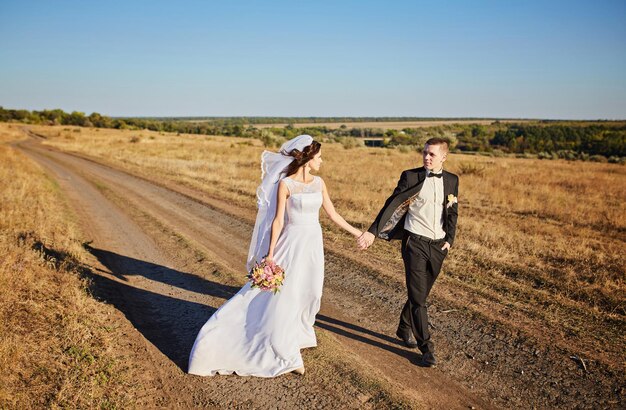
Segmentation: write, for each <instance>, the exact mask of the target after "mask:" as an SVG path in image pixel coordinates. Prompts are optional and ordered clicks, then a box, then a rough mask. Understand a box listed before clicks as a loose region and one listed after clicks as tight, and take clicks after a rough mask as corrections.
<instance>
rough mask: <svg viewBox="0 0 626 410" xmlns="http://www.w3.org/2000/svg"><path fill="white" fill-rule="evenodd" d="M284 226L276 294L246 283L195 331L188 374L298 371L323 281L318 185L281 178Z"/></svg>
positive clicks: (310, 343)
mask: <svg viewBox="0 0 626 410" xmlns="http://www.w3.org/2000/svg"><path fill="white" fill-rule="evenodd" d="M283 181H285V183H286V184H287V188H288V189H289V193H290V196H289V198H288V199H287V204H286V211H285V225H284V228H283V231H282V233H281V235H280V237H279V238H278V242H277V244H276V247H275V251H274V260H275V262H276V263H278V264H279V265H280V266H282V267H283V268H284V269H285V281H284V283H283V286H282V288H281V290H280V292H278V293H277V294H273V293H271V292H267V291H261V290H259V289H252V288H251V287H250V283H249V282H248V283H247V284H246V285H245V286H244V287H243V288H241V290H240V291H239V292H238V293H237V294H236V295H235V296H233V297H232V298H231V299H229V300H228V301H227V302H226V303H224V304H223V305H222V306H221V307H220V308H219V309H218V310H217V311H216V312H215V313H214V314H213V316H211V318H210V319H209V320H208V322H206V324H205V325H204V326H203V327H202V329H201V330H200V333H199V334H198V336H197V337H196V341H195V343H194V345H193V348H192V350H191V355H190V357H189V373H191V374H197V375H200V376H213V375H215V374H232V373H236V374H238V375H240V376H258V377H274V376H278V375H280V374H283V373H288V372H291V371H293V370H295V369H297V368H299V367H302V366H303V362H302V356H301V355H300V349H303V348H307V347H314V346H317V339H316V337H315V331H314V330H313V324H314V323H315V315H316V314H317V312H318V311H319V308H320V299H321V296H322V285H323V281H324V249H323V245H322V230H321V227H320V224H319V209H320V206H321V205H322V180H321V178H320V177H317V176H315V177H314V179H313V181H312V182H311V183H308V184H305V183H301V182H297V181H294V180H293V179H291V178H284V179H283Z"/></svg>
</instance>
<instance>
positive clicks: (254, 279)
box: [246, 258, 285, 294]
mask: <svg viewBox="0 0 626 410" xmlns="http://www.w3.org/2000/svg"><path fill="white" fill-rule="evenodd" d="M246 277H247V278H248V279H249V280H250V283H252V287H253V288H259V289H261V290H265V291H271V292H274V294H276V293H277V292H279V291H280V287H281V286H282V285H283V281H284V280H285V270H284V269H283V268H281V267H280V266H279V265H278V264H276V263H274V261H271V262H268V261H266V260H265V258H263V259H261V262H255V264H254V266H253V267H252V269H250V273H248V275H247V276H246Z"/></svg>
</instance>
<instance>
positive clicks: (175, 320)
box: [84, 246, 239, 371]
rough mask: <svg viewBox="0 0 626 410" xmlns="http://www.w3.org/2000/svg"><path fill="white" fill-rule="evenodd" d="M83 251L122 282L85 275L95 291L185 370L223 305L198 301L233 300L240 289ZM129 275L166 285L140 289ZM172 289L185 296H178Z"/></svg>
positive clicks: (112, 255) (95, 274)
mask: <svg viewBox="0 0 626 410" xmlns="http://www.w3.org/2000/svg"><path fill="white" fill-rule="evenodd" d="M85 247H86V249H87V250H89V251H90V252H91V253H92V254H93V255H94V256H96V258H98V260H99V261H100V262H101V263H102V264H103V265H104V266H105V267H106V268H107V269H109V270H110V271H111V273H113V275H114V276H115V277H116V278H117V279H119V280H115V279H114V278H111V277H110V276H109V277H107V276H105V275H103V274H100V273H98V272H95V271H93V270H88V271H87V272H85V273H84V275H85V276H86V277H87V278H88V279H89V282H90V284H89V289H90V291H91V293H92V294H93V295H94V296H95V297H96V298H98V299H100V300H103V301H105V302H106V303H109V304H111V305H113V306H114V307H115V308H116V309H118V310H119V311H121V312H122V313H123V314H124V315H125V316H126V318H127V319H128V320H129V321H130V322H131V323H132V325H133V326H134V327H135V328H136V329H137V330H138V331H139V332H140V333H141V334H142V335H143V336H144V337H145V338H146V339H147V340H149V341H150V342H151V343H152V344H153V345H154V346H155V347H156V348H157V349H159V350H160V351H161V352H162V353H163V354H164V355H165V356H167V357H168V358H169V359H170V360H172V362H174V363H175V364H176V365H177V366H179V367H180V368H181V369H182V370H183V371H187V361H188V358H189V352H190V351H191V347H192V345H193V342H194V340H195V338H196V335H197V334H198V332H199V331H200V328H201V327H202V326H203V325H204V323H205V322H206V321H207V320H208V319H209V317H211V315H212V314H213V313H214V312H215V311H216V310H217V308H218V307H219V305H220V304H221V303H212V304H205V303H198V302H197V300H199V299H201V298H202V297H201V296H200V297H198V295H208V296H212V297H216V298H220V299H229V298H230V297H232V296H233V295H234V294H235V293H237V291H239V288H237V287H234V286H229V285H223V284H221V283H217V282H212V281H209V280H206V279H203V278H201V277H199V276H196V275H193V274H190V273H185V272H181V271H177V270H175V269H171V268H168V267H166V266H162V265H157V264H154V263H150V262H146V261H141V260H138V259H135V258H131V257H128V256H124V255H119V254H116V253H114V252H110V251H105V250H102V249H97V248H92V247H89V246H85ZM129 275H139V276H144V277H145V278H147V279H149V280H153V281H157V282H161V283H163V284H165V285H168V286H161V285H157V286H155V287H154V288H152V289H150V290H147V289H142V288H140V287H137V286H136V285H133V284H131V283H129V282H128V279H127V278H126V277H127V276H129ZM140 283H141V282H140ZM171 286H174V287H177V288H180V289H183V290H185V291H186V292H180V291H178V292H176V290H175V289H174V290H173V289H172V288H171ZM211 305H214V306H211Z"/></svg>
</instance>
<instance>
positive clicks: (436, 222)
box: [404, 170, 446, 239]
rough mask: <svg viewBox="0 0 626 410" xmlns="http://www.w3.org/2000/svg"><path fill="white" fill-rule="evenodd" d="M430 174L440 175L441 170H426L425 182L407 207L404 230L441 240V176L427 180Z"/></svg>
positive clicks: (442, 233)
mask: <svg viewBox="0 0 626 410" xmlns="http://www.w3.org/2000/svg"><path fill="white" fill-rule="evenodd" d="M431 172H434V173H435V174H440V173H441V172H443V170H439V171H429V170H426V180H425V181H424V184H423V185H422V189H421V190H420V192H419V194H418V196H417V198H415V200H414V201H413V202H411V205H410V206H409V210H408V212H407V216H406V219H405V221H404V229H406V230H407V231H409V232H413V233H415V234H418V235H422V236H425V237H427V238H430V239H443V238H445V236H446V233H445V232H444V230H443V176H442V177H440V178H437V177H430V178H429V177H428V175H429V174H430V173H431Z"/></svg>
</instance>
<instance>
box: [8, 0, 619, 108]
mask: <svg viewBox="0 0 626 410" xmlns="http://www.w3.org/2000/svg"><path fill="white" fill-rule="evenodd" d="M625 22H626V1H623V0H618V1H603V0H596V1H575V0H572V1H556V0H555V1H550V0H544V1H508V0H501V1H478V0H477V1H469V0H468V1H431V2H422V1H385V2H383V1H309V2H300V1H284V2H283V1H265V2H262V1H230V2H224V1H177V2H174V1H169V2H165V1H157V0H152V1H132V0H126V1H115V0H113V1H106V2H90V1H62V0H59V1H29V0H21V1H17V0H14V1H6V0H0V105H2V106H4V107H5V108H26V109H44V108H62V109H64V110H66V111H73V110H77V111H83V112H86V113H87V114H89V113H91V112H94V111H96V112H100V113H102V114H107V115H114V116H123V115H128V116H132V115H137V116H170V115H171V116H202V115H220V116H222V115H228V116H230V115H233V116H235V115H237V116H239V115H264V116H344V115H345V116H422V117H431V116H435V117H500V118H503V117H509V118H511V117H513V118H563V119H566V118H568V119H569V118H571V119H597V118H602V119H626V23H625Z"/></svg>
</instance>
